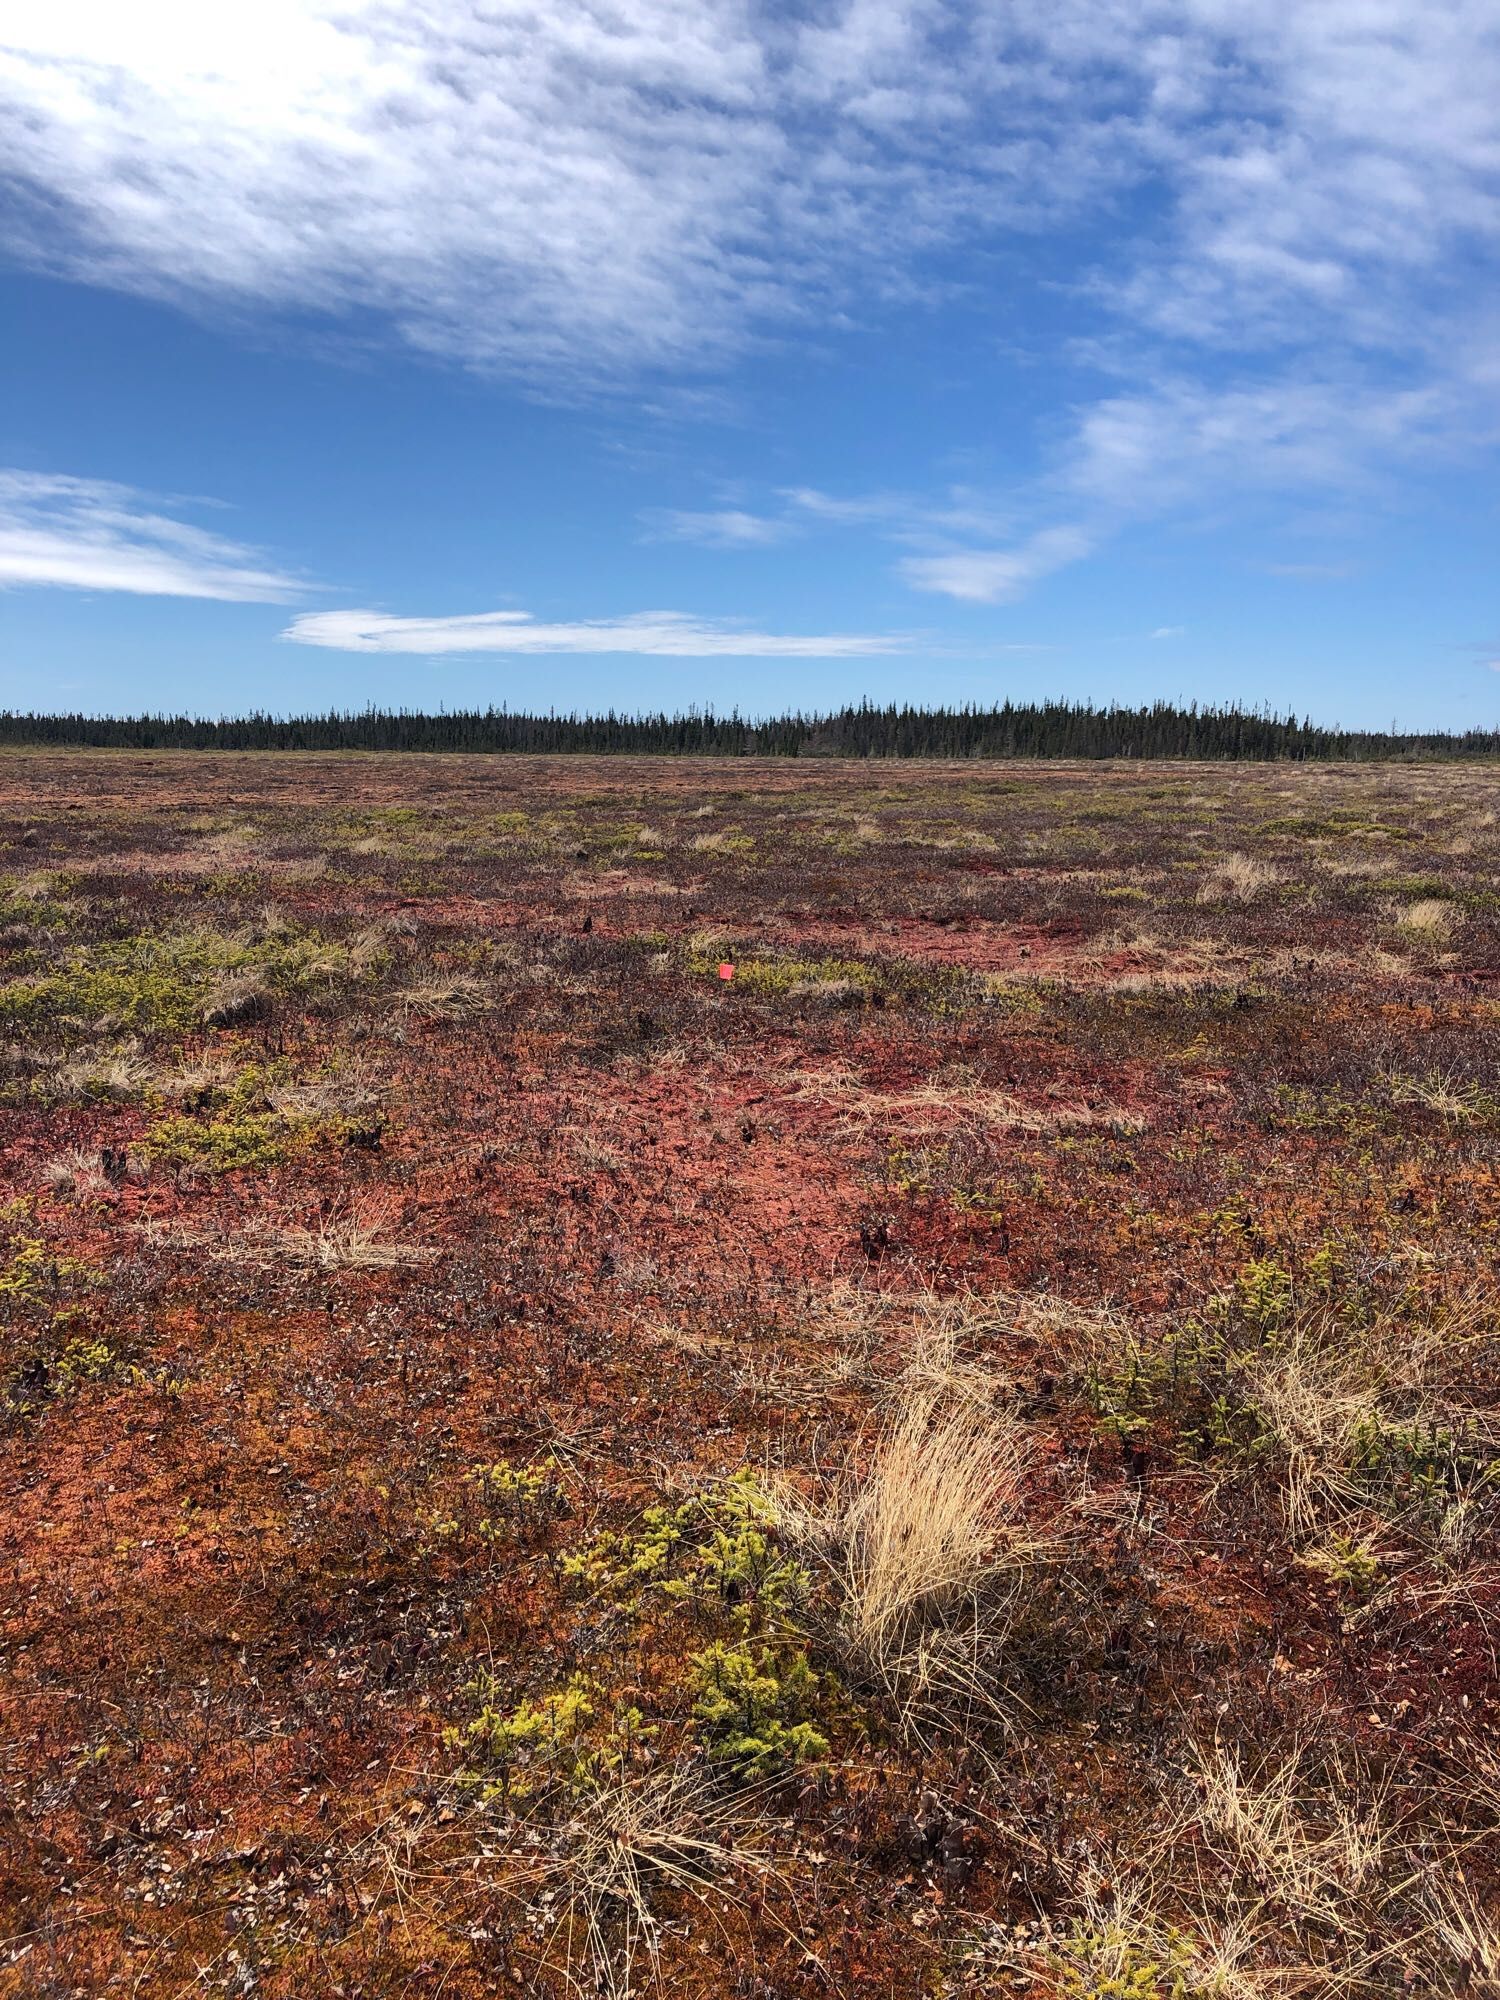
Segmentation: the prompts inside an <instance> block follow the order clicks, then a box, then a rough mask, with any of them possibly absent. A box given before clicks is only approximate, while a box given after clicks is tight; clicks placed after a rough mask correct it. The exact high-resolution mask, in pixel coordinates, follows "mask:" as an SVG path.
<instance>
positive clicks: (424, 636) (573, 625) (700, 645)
mask: <svg viewBox="0 0 1500 2000" xmlns="http://www.w3.org/2000/svg"><path fill="white" fill-rule="evenodd" d="M281 636H282V638H283V639H291V640H294V641H295V642H296V643H297V644H298V645H301V646H328V647H332V648H333V649H334V650H336V651H338V652H343V653H427V654H433V653H513V654H530V653H650V654H655V655H658V656H662V657H670V658H682V659H709V658H715V659H762V660H785V659H799V660H802V659H806V660H837V659H860V658H866V657H871V656H876V655H880V654H887V653H903V652H906V651H907V650H908V648H909V642H908V641H907V640H906V639H905V638H904V637H903V636H902V635H900V634H897V633H879V632H876V633H844V632H825V633H820V634H816V635H808V634H803V633H795V632H754V631H749V630H743V629H741V628H740V627H738V626H734V625H729V624H726V623H723V622H721V621H718V620H708V619H697V618H690V617H688V616H686V615H685V614H684V613H682V612H680V611H642V612H637V613H632V614H630V615H629V616H626V617H623V618H587V619H579V620H576V621H572V622H568V623H557V624H549V623H546V622H544V621H542V620H539V619H534V618H532V617H531V616H530V614H529V613H528V612H525V611H482V612H478V613H475V614H471V615H468V616H459V617H449V618H394V617H391V616H389V615H388V614H387V613H385V612H383V611H315V612H308V613H305V614H304V615H303V616H301V617H300V618H294V619H293V620H292V622H291V624H290V625H288V626H287V628H286V630H285V631H284V632H283V633H282V635H281Z"/></svg>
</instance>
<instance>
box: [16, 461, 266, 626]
mask: <svg viewBox="0 0 1500 2000" xmlns="http://www.w3.org/2000/svg"><path fill="white" fill-rule="evenodd" d="M7 584H12V585H13V584H30V585H41V586H50V587H53V588H58V589H66V590H120V591H129V592H132V593H134V594H135V595H138V596H146V597H210V598H219V599H221V600H226V601H229V602H232V603H240V604H252V603H259V604H282V603H286V602H287V601H288V600H289V599H291V598H293V597H297V596H300V595H301V594H302V587H301V586H299V584H298V583H297V581H296V579H295V578H293V577H290V576H286V575H283V574H281V573H280V572H278V571H276V570H273V569H267V568H265V567H263V566H262V558H261V557H259V556H258V555H257V553H256V551H255V550H253V549H250V548H246V547H244V546H243V545H242V544H241V543H239V542H232V541H230V540H228V539H227V538H226V537H225V536H223V535H214V534H209V533H208V532H207V531H206V530H204V529H202V528H195V527H192V526H190V525H189V524H187V523H185V522H182V521H177V520H173V519H172V518H171V517H170V516H168V515H165V514H161V513H158V512H157V511H156V510H155V506H154V504H153V503H152V501H151V500H150V499H149V497H148V496H146V495H144V494H141V493H137V492H136V491H135V490H134V489H133V488H131V487H128V486H116V485H112V484H111V483H109V482H108V481H105V480H99V479H73V478H68V477H66V476H64V475H60V474H51V473H36V472H20V471H3V470H0V587H3V586H5V585H7Z"/></svg>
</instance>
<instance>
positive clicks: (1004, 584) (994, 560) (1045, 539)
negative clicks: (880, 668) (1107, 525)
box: [900, 527, 1093, 604]
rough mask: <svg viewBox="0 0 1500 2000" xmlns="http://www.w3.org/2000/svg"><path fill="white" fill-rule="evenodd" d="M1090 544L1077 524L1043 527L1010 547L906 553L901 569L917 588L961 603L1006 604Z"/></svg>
mask: <svg viewBox="0 0 1500 2000" xmlns="http://www.w3.org/2000/svg"><path fill="white" fill-rule="evenodd" d="M1092 546H1093V544H1092V541H1091V539H1090V537H1089V536H1088V535H1087V534H1086V533H1085V532H1084V531H1083V529H1081V528H1074V527H1061V528H1044V529H1042V530H1041V532H1040V533H1039V534H1035V535H1033V536H1032V537H1031V539H1030V540H1029V541H1026V542H1023V543H1021V544H1020V545H1019V546H1018V547H1015V548H1008V549H955V550H951V551H949V552H948V553H947V554H945V555H934V556H908V557H907V558H906V560H905V561H904V562H903V563H901V565H900V573H901V575H902V576H903V577H905V579H906V581H907V582H908V583H910V584H911V585H912V586H913V587H914V588H915V589H917V590H930V591H937V592H939V593H941V594H942V595H943V596H944V597H956V598H958V599H959V600H960V601H961V602H963V603H966V604H1009V603H1010V602H1011V601H1012V600H1013V599H1015V598H1017V597H1021V596H1024V595H1025V593H1026V591H1027V590H1028V589H1029V588H1030V587H1031V585H1032V584H1034V583H1036V582H1038V581H1039V580H1040V579H1041V578H1042V577H1044V576H1048V575H1050V574H1051V572H1052V571H1053V570H1057V569H1062V568H1063V567H1064V566H1065V565H1066V564H1068V563H1072V562H1077V561H1078V560H1079V558H1080V557H1081V556H1086V555H1087V554H1088V552H1089V550H1090V548H1091V547H1092Z"/></svg>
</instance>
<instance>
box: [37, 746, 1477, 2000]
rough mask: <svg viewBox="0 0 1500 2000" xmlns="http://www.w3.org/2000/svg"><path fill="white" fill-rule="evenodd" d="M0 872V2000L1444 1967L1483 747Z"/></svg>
mask: <svg viewBox="0 0 1500 2000" xmlns="http://www.w3.org/2000/svg"><path fill="white" fill-rule="evenodd" d="M0 848H3V849H4V850H5V852H3V853H0V1097H3V1101H0V1170H3V1187H0V1427H3V1441H0V1996H16V2000H21V1996H27V2000H30V1996H33V1995H37V1996H40V1995H57V1996H62V1995H70V1996H71V1995H80V1994H90V1995H91V1994H95V1993H99V1994H104V1993H122V1994H131V1995H134V1996H138V1997H139V2000H171V1997H172V1996H179V1995H182V1994H185V1993H188V1992H202V1993H209V1994H211V1993H219V1994H234V1995H248V1994H256V1995H261V1996H265V2000H306V1996H312V1995H316V1996H319V2000H322V1996H325V1995H332V1996H356V1995H357V1996H361V2000H363V1997H364V1996H370V2000H385V1996H389V2000H394V1996H397V1995H400V1996H422V1995H427V1996H430V2000H437V1996H438V1995H440V1994H441V1995H442V1996H444V2000H479V1996H481V1995H483V1996H491V1995H493V1994H495V1993H497V1992H511V1991H514V1992H518V1993H526V1994H537V1995H541V1996H557V1997H558V2000H560V1996H562V1995H564V1994H568V1993H595V1992H606V1993H612V1994H617V1995H620V1996H623V1995H625V1994H626V1993H627V1992H634V1993H637V1994H645V1993H648V1992H652V1991H660V1992H664V1993H671V1994H674V1995H683V1996H686V2000H802V1996H813V1995H831V1994H839V1995H846V1994H847V1995H851V1996H864V1995H868V1996H870V2000H876V1996H879V2000H908V1996H909V2000H918V1996H921V2000H938V1996H943V2000H964V1996H973V2000H977V1996H981V1995H983V1996H990V1995H994V1994H1003V1993H1008V1992H1012V1991H1014V1992H1017V1993H1021V1992H1025V1993H1028V1994H1030V1995H1033V1996H1035V2000H1201V1996H1209V1995H1216V1996H1225V1997H1226V2000H1250V1996H1257V2000H1258V1997H1259V1996H1270V1995H1308V1996H1313V1995H1325V1994H1348V1995H1365V1994H1369V1995H1382V1994H1421V1995H1427V1994H1434V1995H1439V1996H1448V1997H1449V2000H1461V1996H1472V1995H1483V1994H1486V1993H1495V1992H1497V1991H1500V1987H1497V1981H1500V1928H1497V1925H1496V1922H1495V1918H1494V1915H1493V1912H1494V1910H1495V1909H1496V1907H1497V1905H1500V1759H1497V1757H1496V1754H1495V1751H1494V1748H1493V1742H1492V1739H1493V1733H1494V1723H1495V1700H1496V1682H1497V1674H1496V1666H1495V1659H1496V1638H1497V1629H1496V1628H1497V1612H1500V1472H1497V1466H1500V1394H1497V1388H1500V1298H1497V1294H1496V1288H1495V1282H1494V1271H1495V1246H1496V1242H1497V1237H1500V1086H1497V1085H1496V1082H1495V1078H1496V1074H1497V1056H1500V890H1497V887H1496V862H1497V859H1500V774H1497V773H1495V772H1493V771H1491V770H1490V769H1488V768H1485V767H1479V766H1456V765H1449V766H1444V767H1441V768H1436V767H1434V768H1423V767H1409V768H1401V769H1394V768H1392V769H1381V768H1376V767H1338V768H1289V767H1248V766H1230V767H1215V768H1211V769H1210V768H1203V767H1194V766H1184V765H1177V766H1171V767H1150V766H1132V767H1123V766H1121V767H1110V766H1089V767H1083V766H1066V765H1053V766H1045V765H1038V766H1018V765H1007V766H1001V767H985V766H978V765H951V766H946V765H932V766H921V767H917V766H900V765H881V766H879V767H869V766H856V765H850V764H838V763H832V762H817V761H807V762H800V763H798V762H790V761H787V762H781V763H777V764H769V763H767V764H758V763H755V762H750V761H737V762H734V763H732V764H731V763H723V764H714V763H709V762H691V761H683V762H669V761H662V762H647V761H636V760H631V759H617V760H599V761H593V760H588V759H581V758H580V759H572V760H565V759H557V760H548V759H521V758H516V759H485V758H474V759H464V758H459V757H439V756H433V757H418V756H413V757H410V758H406V759H402V758H398V757H369V756H348V757H337V756H311V755H309V756H304V757H292V756H286V757H281V756H273V755H269V754H268V755H263V756H256V755H247V756H244V757H234V756H220V755H214V754H208V753H202V754H197V755H194V754H183V755H176V756H168V755H158V756H152V755H146V754H140V755H137V754H114V753H97V754H73V753H61V752H60V753H48V754H36V755H20V754H10V755H7V756H6V757H4V758H3V759H0ZM273 899H274V900H273ZM721 964H723V965H729V966H732V968H733V976H732V977H731V978H728V979H724V978H721V977H720V976H719V968H720V966H721Z"/></svg>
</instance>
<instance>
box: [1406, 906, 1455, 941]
mask: <svg viewBox="0 0 1500 2000" xmlns="http://www.w3.org/2000/svg"><path fill="white" fill-rule="evenodd" d="M1396 922H1397V924H1398V925H1399V926H1400V927H1401V929H1402V930H1404V931H1409V932H1410V933H1411V935H1412V936H1413V937H1414V938H1419V939H1422V940H1424V941H1431V942H1434V943H1436V942H1437V941H1439V940H1441V939H1443V938H1446V937H1447V935H1448V933H1449V932H1450V931H1451V930H1452V928H1453V905H1452V904H1451V903H1450V902H1447V901H1446V900H1445V899H1444V898H1443V897H1441V896H1423V897H1422V898H1421V899H1420V901H1418V902H1415V903H1408V904H1407V905H1406V907H1405V908H1404V909H1403V910H1401V911H1399V912H1398V913H1397V917H1396Z"/></svg>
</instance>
